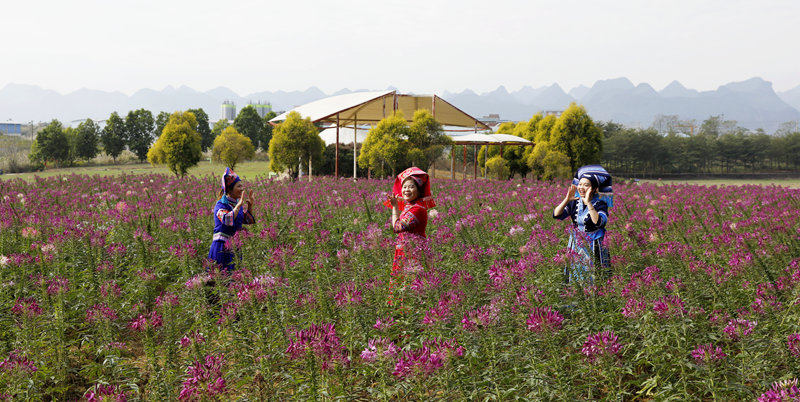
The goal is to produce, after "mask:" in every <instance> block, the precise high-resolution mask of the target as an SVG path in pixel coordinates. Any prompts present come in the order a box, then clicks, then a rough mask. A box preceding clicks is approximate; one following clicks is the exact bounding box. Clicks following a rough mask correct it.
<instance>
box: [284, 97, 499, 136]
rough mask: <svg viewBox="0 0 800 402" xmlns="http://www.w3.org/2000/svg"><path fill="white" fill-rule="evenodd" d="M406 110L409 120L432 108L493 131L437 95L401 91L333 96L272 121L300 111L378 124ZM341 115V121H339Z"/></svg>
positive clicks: (450, 122) (314, 117)
mask: <svg viewBox="0 0 800 402" xmlns="http://www.w3.org/2000/svg"><path fill="white" fill-rule="evenodd" d="M395 105H396V109H397V110H400V111H402V112H403V116H404V117H405V118H406V120H408V121H411V119H412V118H413V117H414V112H415V111H417V110H418V109H428V110H431V111H432V112H433V113H434V116H435V117H436V120H437V121H439V122H440V123H441V124H442V125H444V126H456V127H473V128H475V127H477V128H478V129H481V130H489V129H490V128H489V126H487V125H486V124H484V123H481V122H480V121H479V120H478V119H476V118H474V117H472V116H470V115H468V114H466V113H464V112H463V111H461V110H460V109H458V108H457V107H455V106H453V105H451V104H450V103H448V102H447V101H445V100H444V99H442V98H440V97H438V96H436V95H403V94H398V93H397V91H378V92H354V93H350V94H344V95H337V96H331V97H328V98H324V99H320V100H317V101H314V102H311V103H307V104H305V105H302V106H299V107H296V108H294V109H292V110H290V111H289V112H286V113H283V114H281V115H280V116H277V117H275V118H273V119H272V120H270V123H273V124H277V123H279V122H282V121H284V120H286V116H287V115H288V114H289V113H290V112H293V111H294V112H297V113H300V115H301V116H303V117H308V118H310V119H311V121H312V122H315V123H318V122H323V123H330V124H337V123H338V124H339V126H344V125H353V124H356V123H358V124H362V123H363V124H373V123H378V122H379V121H381V120H382V119H383V118H385V117H386V116H389V115H390V114H391V113H392V111H393V110H394V109H395ZM337 115H338V122H337Z"/></svg>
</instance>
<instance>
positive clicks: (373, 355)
mask: <svg viewBox="0 0 800 402" xmlns="http://www.w3.org/2000/svg"><path fill="white" fill-rule="evenodd" d="M399 351H400V348H398V347H397V345H395V344H394V342H392V341H390V340H388V339H386V338H375V339H370V340H369V342H368V344H367V347H366V348H365V349H364V351H362V352H361V359H363V360H365V361H368V362H374V361H375V360H379V359H382V358H384V357H395V356H397V353H398V352H399Z"/></svg>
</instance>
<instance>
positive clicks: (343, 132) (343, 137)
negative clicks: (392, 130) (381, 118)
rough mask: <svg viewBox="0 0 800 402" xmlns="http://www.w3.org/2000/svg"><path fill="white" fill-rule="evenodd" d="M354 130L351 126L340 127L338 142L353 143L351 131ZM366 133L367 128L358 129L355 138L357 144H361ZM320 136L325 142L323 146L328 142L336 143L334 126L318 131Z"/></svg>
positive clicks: (328, 143) (367, 131)
mask: <svg viewBox="0 0 800 402" xmlns="http://www.w3.org/2000/svg"><path fill="white" fill-rule="evenodd" d="M354 131H355V130H354V129H353V128H351V127H340V128H339V144H352V143H353V132H354ZM367 133H369V128H359V129H358V137H357V138H356V140H357V141H358V143H359V144H363V143H364V141H365V140H366V139H367ZM319 136H320V138H322V141H323V142H325V146H328V145H330V144H335V143H336V127H330V128H326V129H324V130H322V131H320V132H319Z"/></svg>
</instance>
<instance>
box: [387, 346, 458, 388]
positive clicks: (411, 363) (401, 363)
mask: <svg viewBox="0 0 800 402" xmlns="http://www.w3.org/2000/svg"><path fill="white" fill-rule="evenodd" d="M463 355H464V348H463V347H461V346H460V345H459V344H458V342H457V341H456V340H455V338H453V339H451V340H448V341H445V340H439V339H433V340H430V341H426V342H424V343H423V346H422V347H421V348H419V349H413V350H409V351H406V352H403V355H402V356H401V357H400V358H399V359H398V360H397V364H395V366H394V371H393V372H392V374H393V375H394V376H395V377H397V378H401V379H402V378H408V377H412V376H417V375H421V376H427V375H430V374H431V373H433V372H434V371H436V370H437V369H439V368H440V367H443V366H444V364H445V362H447V361H448V360H449V359H450V358H452V357H453V356H463Z"/></svg>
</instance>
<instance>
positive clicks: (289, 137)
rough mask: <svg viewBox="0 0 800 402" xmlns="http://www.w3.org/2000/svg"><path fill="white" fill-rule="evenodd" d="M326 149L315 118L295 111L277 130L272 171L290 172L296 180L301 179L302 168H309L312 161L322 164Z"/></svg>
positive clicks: (272, 146)
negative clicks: (299, 177) (315, 123)
mask: <svg viewBox="0 0 800 402" xmlns="http://www.w3.org/2000/svg"><path fill="white" fill-rule="evenodd" d="M324 148H325V143H324V142H323V141H322V138H320V137H319V132H318V131H317V127H316V126H314V123H312V122H311V119H309V118H308V117H306V118H305V119H303V118H302V117H301V116H300V114H299V113H297V112H291V113H289V114H288V115H287V116H286V120H285V121H283V122H282V123H281V124H278V125H277V126H276V127H275V130H274V134H273V136H272V140H271V141H270V142H269V168H270V170H272V171H273V172H283V171H286V170H288V171H289V174H290V175H291V176H292V177H298V176H299V173H300V166H299V165H301V164H302V165H304V166H303V168H305V166H308V162H309V161H312V164H313V163H318V164H319V165H321V164H322V155H323V151H324Z"/></svg>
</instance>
